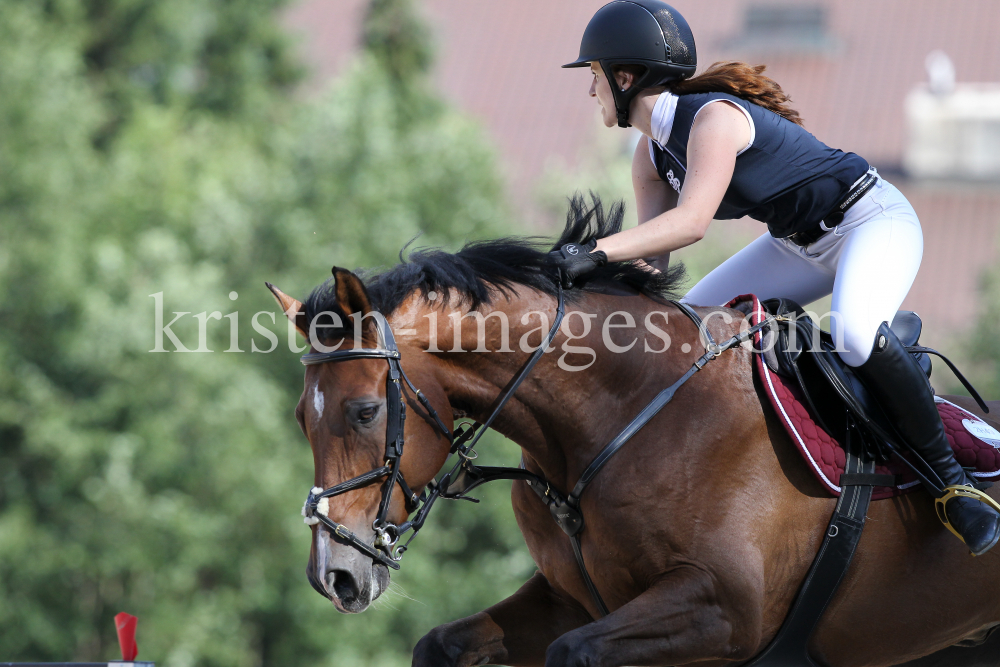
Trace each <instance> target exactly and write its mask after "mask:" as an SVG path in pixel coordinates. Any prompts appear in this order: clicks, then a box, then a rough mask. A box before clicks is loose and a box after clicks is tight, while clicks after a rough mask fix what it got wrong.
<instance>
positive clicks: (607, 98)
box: [590, 62, 618, 127]
mask: <svg viewBox="0 0 1000 667" xmlns="http://www.w3.org/2000/svg"><path fill="white" fill-rule="evenodd" d="M590 71H591V72H592V73H593V74H594V80H593V81H592V82H591V84H590V96H591V97H596V98H597V102H598V104H600V105H601V120H603V121H604V125H605V127H614V126H615V125H617V124H618V114H617V112H616V111H615V98H614V96H613V95H612V94H611V86H610V85H609V83H608V77H607V76H605V74H604V68H603V67H601V64H600V63H597V62H594V63H590Z"/></svg>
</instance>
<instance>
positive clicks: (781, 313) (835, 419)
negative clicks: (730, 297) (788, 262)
mask: <svg viewBox="0 0 1000 667" xmlns="http://www.w3.org/2000/svg"><path fill="white" fill-rule="evenodd" d="M761 305H762V306H763V307H764V308H765V309H766V310H767V311H768V312H769V313H770V314H771V315H773V316H774V317H775V320H774V321H773V322H772V324H771V325H769V326H768V327H766V328H765V329H764V330H763V339H762V345H761V351H760V353H761V354H762V355H763V357H764V362H765V363H766V364H767V365H768V367H769V368H770V369H771V370H772V371H773V372H775V373H777V374H778V375H780V376H783V377H786V378H792V379H794V380H795V381H796V383H797V384H798V385H799V388H800V389H801V391H802V394H803V396H804V397H805V400H806V404H807V405H808V407H809V409H810V411H811V412H812V414H813V417H814V418H815V420H816V422H817V423H818V424H819V425H820V426H821V427H822V428H823V429H824V430H825V431H826V432H827V433H829V434H830V435H831V436H832V437H833V438H835V439H836V440H837V441H838V442H840V443H841V444H844V443H846V442H847V440H848V439H849V438H850V437H851V435H852V434H853V435H854V436H855V437H859V438H860V439H861V441H862V442H863V443H864V453H865V455H866V456H867V457H871V458H872V459H874V460H876V461H880V462H884V461H887V460H888V459H889V457H890V456H892V454H893V452H895V451H897V450H899V449H900V448H901V447H902V448H906V445H905V442H903V440H902V438H900V437H899V435H898V433H897V432H896V429H895V427H894V426H893V424H892V422H891V421H890V420H889V419H888V418H887V417H886V416H885V413H884V412H883V411H882V409H881V408H880V407H879V405H878V402H877V401H876V400H875V399H874V398H873V397H872V396H871V395H870V394H869V392H868V391H867V389H866V388H865V386H864V384H863V383H862V382H861V380H860V379H859V378H858V377H857V376H856V375H855V374H854V372H853V371H852V370H851V367H850V366H848V365H847V364H845V363H844V362H843V361H842V360H841V358H840V355H839V354H837V352H836V347H835V343H834V340H833V338H832V337H831V335H830V334H829V332H826V331H823V330H822V329H820V327H819V325H817V324H816V322H815V321H814V320H813V319H812V318H811V317H810V316H809V315H808V314H807V313H806V312H805V311H804V310H803V309H802V307H801V306H799V304H797V303H795V302H794V301H792V300H790V299H769V300H767V301H763V302H761ZM889 328H890V329H892V331H893V333H895V334H896V337H897V338H899V340H900V342H901V343H902V344H903V345H904V346H905V347H906V348H907V349H908V350H909V351H910V353H911V354H912V355H913V356H914V358H915V359H916V361H917V363H918V364H919V365H920V367H921V368H922V369H923V370H924V373H925V374H926V375H927V378H928V382H929V381H930V375H931V360H930V357H929V356H928V355H929V354H934V355H937V356H939V357H941V359H942V360H943V361H944V362H945V363H947V364H948V366H949V367H950V368H951V370H952V371H953V372H954V373H955V375H956V377H957V378H958V379H959V380H960V381H961V382H962V384H964V385H965V387H966V389H968V390H969V393H970V394H971V395H972V396H973V398H975V399H976V400H977V401H978V402H979V403H980V405H981V406H982V407H983V409H984V411H985V410H986V407H985V404H984V403H983V402H982V399H981V398H980V397H979V394H978V393H977V392H976V390H975V389H974V388H973V387H972V385H971V384H969V382H968V381H967V380H966V379H965V378H964V377H963V376H962V374H961V373H960V372H959V371H958V369H957V368H955V366H954V365H953V364H952V363H951V361H949V360H948V359H947V358H945V357H944V356H943V355H941V354H940V353H939V352H937V351H936V350H933V349H931V348H928V347H923V346H921V345H920V344H919V342H920V331H921V329H922V323H921V321H920V317H918V316H917V314H916V313H914V312H911V311H908V310H900V311H898V312H897V313H896V315H895V317H894V318H893V320H892V322H891V324H890V325H889ZM907 449H908V448H907ZM908 456H909V457H910V458H911V459H912V458H913V453H912V452H910V453H909V455H908ZM920 463H922V462H918V464H917V465H918V467H923V466H921V465H920ZM915 472H918V471H915ZM923 472H925V473H926V472H929V471H928V470H927V469H925V470H924V471H923ZM918 474H919V472H918ZM934 477H936V475H933V476H931V479H932V480H933V478H934Z"/></svg>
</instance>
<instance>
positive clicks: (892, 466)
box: [726, 294, 1000, 500]
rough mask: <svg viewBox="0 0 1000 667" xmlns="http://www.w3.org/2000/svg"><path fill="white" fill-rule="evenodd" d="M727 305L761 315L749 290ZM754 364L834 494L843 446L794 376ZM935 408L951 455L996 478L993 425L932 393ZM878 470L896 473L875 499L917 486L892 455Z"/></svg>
mask: <svg viewBox="0 0 1000 667" xmlns="http://www.w3.org/2000/svg"><path fill="white" fill-rule="evenodd" d="M726 305H727V307H729V308H733V307H736V306H737V305H740V306H741V308H740V309H741V310H745V309H747V308H748V307H750V312H751V315H750V324H751V325H753V324H756V323H758V322H760V321H761V320H763V319H764V317H765V311H764V308H763V307H762V306H761V305H760V301H759V300H758V299H757V297H756V296H754V295H752V294H748V295H743V296H739V297H736V298H735V299H733V300H732V301H730V302H729V303H728V304H726ZM761 338H762V334H761V333H760V332H758V333H757V334H756V335H755V336H754V345H755V347H758V349H759V346H760V342H761ZM754 368H755V370H756V372H757V375H758V377H759V378H760V380H761V382H762V383H763V385H764V389H765V392H766V393H767V397H768V400H770V402H771V406H772V407H773V408H774V410H775V412H776V413H777V414H778V417H779V419H780V420H781V423H782V424H783V425H784V427H785V430H786V431H787V432H788V435H789V436H790V437H791V439H792V442H794V443H795V446H796V447H797V448H798V449H799V451H800V452H801V453H802V456H803V458H805V460H806V463H807V464H808V465H809V469H810V470H812V472H813V474H815V475H816V478H817V479H818V480H819V481H820V483H821V484H822V485H823V486H824V487H825V488H826V489H827V490H828V491H829V492H830V494H831V495H833V496H839V495H840V483H839V480H840V475H841V473H843V472H844V461H845V456H844V450H843V448H842V447H841V446H840V444H839V443H838V442H837V441H836V440H835V439H834V438H833V437H831V436H830V435H829V434H828V433H827V432H826V431H824V430H823V429H822V428H821V427H820V426H819V424H817V423H816V422H815V421H814V420H813V418H812V415H811V414H810V413H809V410H808V408H807V407H806V404H805V401H804V397H803V396H802V391H801V390H800V389H799V386H798V383H797V382H796V381H795V380H794V379H790V378H784V377H781V376H780V375H778V374H777V373H774V372H773V371H771V369H770V368H768V366H767V364H766V363H764V358H763V355H760V354H756V355H754ZM935 401H936V402H937V408H938V412H939V413H941V420H942V421H943V422H944V427H945V431H946V432H947V434H948V442H950V443H951V446H952V448H953V449H954V450H955V458H956V459H957V460H958V462H959V464H961V465H962V466H965V467H966V468H975V470H976V471H975V472H973V473H972V475H973V476H974V477H976V478H978V479H983V480H989V479H993V478H997V477H1000V433H998V432H997V431H996V430H995V429H994V428H993V427H992V426H990V425H989V424H987V423H986V422H985V421H983V420H982V419H980V418H979V417H977V416H976V415H974V414H973V413H971V412H969V411H968V410H965V409H963V408H961V407H959V406H957V405H955V404H954V403H949V402H948V401H946V400H944V399H943V398H940V397H935ZM875 472H876V473H878V474H887V475H896V476H897V477H896V480H897V486H896V487H895V488H889V487H876V488H875V492H874V494H873V495H872V498H873V499H874V500H879V499H882V498H889V497H892V496H897V495H900V494H903V493H908V492H910V491H912V490H913V489H915V488H917V487H918V486H919V485H920V482H919V481H918V480H917V478H916V477H915V476H914V475H913V473H912V472H910V469H909V468H907V467H906V466H905V465H904V464H902V463H900V462H899V461H897V460H895V457H894V458H893V459H892V460H890V461H889V462H888V463H887V464H886V465H879V466H877V467H876V468H875Z"/></svg>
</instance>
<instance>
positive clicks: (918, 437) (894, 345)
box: [550, 0, 1000, 555]
mask: <svg viewBox="0 0 1000 667" xmlns="http://www.w3.org/2000/svg"><path fill="white" fill-rule="evenodd" d="M695 65H696V54H695V44H694V38H693V36H692V35H691V30H690V28H689V27H688V25H687V22H686V21H685V20H684V18H683V17H682V16H681V15H680V14H679V13H678V12H677V11H676V10H675V9H673V8H672V7H670V6H669V5H667V4H664V3H663V2H659V1H658V0H615V1H613V2H610V3H609V4H607V5H605V6H604V7H602V8H601V9H600V10H598V12H597V13H596V14H595V15H594V18H593V19H591V21H590V24H589V25H588V26H587V29H586V31H585V32H584V35H583V40H582V42H581V45H580V57H579V58H578V59H577V60H576V61H574V62H572V63H570V64H568V65H565V67H586V66H589V67H590V68H591V70H592V71H593V74H594V80H593V83H592V84H591V87H590V95H591V97H596V98H597V101H598V103H599V104H600V106H601V113H602V116H603V119H604V124H605V125H606V126H608V127H612V126H613V125H615V124H616V123H617V125H618V126H620V127H628V126H629V125H630V124H631V125H632V126H633V127H635V128H636V129H638V130H639V131H640V132H642V134H643V135H644V137H643V138H642V139H640V141H639V144H638V146H637V147H636V151H635V156H634V157H633V160H632V183H633V186H634V188H635V198H636V208H637V211H638V216H639V222H640V223H641V224H640V225H639V226H637V227H635V228H633V229H627V230H625V231H622V232H619V233H618V234H614V235H612V236H608V237H606V238H603V239H599V240H597V241H596V243H595V242H591V243H590V244H589V245H588V246H584V247H582V250H584V251H585V252H580V249H581V248H579V247H569V246H571V245H572V244H568V245H567V246H563V248H562V249H561V250H558V251H555V252H553V253H551V255H550V261H551V262H552V263H553V264H555V265H556V266H559V267H560V268H561V269H562V270H563V275H564V276H565V277H566V278H567V279H568V280H573V279H574V278H576V277H578V276H580V275H583V274H584V273H586V272H588V271H590V270H592V269H593V268H595V267H597V266H600V265H603V264H604V263H605V262H609V261H610V262H621V261H626V260H634V259H640V258H650V257H654V258H655V259H653V260H649V259H647V261H649V262H650V263H651V264H653V265H654V266H657V267H659V268H661V269H664V268H666V265H667V262H668V261H669V257H670V252H671V251H673V250H676V249H678V248H683V247H684V246H687V245H690V244H692V243H694V242H696V241H698V240H700V239H701V238H702V237H703V236H704V235H705V231H706V230H707V229H708V226H709V224H710V223H711V222H712V220H713V219H735V218H741V217H743V216H750V217H752V218H754V219H756V220H760V221H761V222H764V223H766V224H767V227H768V232H769V233H767V234H764V235H762V236H760V237H759V238H758V239H756V240H755V241H753V242H752V243H751V244H750V245H748V246H747V247H746V248H744V249H743V250H741V251H740V252H738V253H737V254H736V255H734V256H733V257H731V258H730V259H728V260H727V261H726V262H724V263H723V264H722V265H721V266H719V267H718V268H716V269H715V270H714V271H712V272H711V273H710V274H709V275H708V276H706V277H705V278H704V279H703V280H701V281H700V282H699V283H698V284H697V285H695V286H694V288H692V289H691V291H690V292H689V293H688V294H687V295H686V296H685V297H684V301H686V302H689V303H692V304H699V305H710V306H715V305H721V304H724V303H726V302H728V301H729V300H730V299H732V298H733V297H735V296H737V295H739V294H746V293H753V294H756V295H757V296H758V297H759V298H761V299H769V298H773V297H787V298H790V299H792V300H793V301H796V302H797V303H802V304H806V303H810V302H812V301H815V300H816V299H818V298H820V297H823V296H826V295H827V294H831V293H832V295H833V304H832V311H833V316H832V317H831V322H830V327H831V333H832V334H833V336H834V340H835V341H838V343H839V349H838V352H839V354H840V356H841V358H842V359H843V360H844V362H845V363H847V365H849V366H851V367H852V368H853V370H854V372H855V374H857V375H858V377H860V378H861V380H862V381H863V382H864V383H865V386H866V387H867V388H868V389H869V390H870V391H871V393H873V394H874V395H875V397H876V399H877V400H878V402H879V404H880V406H881V407H882V408H883V410H884V412H885V413H886V414H887V415H888V416H889V418H890V419H892V420H893V421H894V422H895V424H896V428H897V430H898V432H899V433H900V435H901V436H902V437H903V438H904V439H905V440H906V442H907V444H908V445H909V446H910V447H912V448H913V449H914V450H915V451H917V452H918V453H919V454H920V455H922V456H923V457H924V458H925V459H926V460H927V461H928V462H929V463H930V464H931V465H932V467H933V468H934V469H935V471H936V472H937V473H938V475H939V476H940V477H941V479H942V480H943V481H944V483H945V484H946V485H947V486H956V485H969V484H970V480H969V478H968V477H967V476H966V473H965V471H964V470H963V469H962V467H961V466H960V465H959V464H958V463H957V462H956V461H955V457H954V455H953V453H952V450H951V447H950V446H949V444H948V439H947V437H946V436H945V432H944V426H943V424H942V423H941V418H940V416H939V415H938V411H937V408H936V407H935V404H934V396H933V393H932V391H931V388H930V386H929V384H928V383H927V380H926V377H925V376H924V374H923V371H922V370H921V369H920V367H919V366H918V364H917V363H916V361H915V360H914V359H913V358H912V356H911V355H910V354H909V353H907V351H906V350H905V349H904V347H903V345H902V344H901V343H900V342H899V340H898V339H897V338H896V336H895V335H894V334H893V332H892V331H891V330H890V329H889V326H888V324H887V322H889V321H891V320H892V317H893V315H894V314H895V313H896V310H897V309H898V308H899V305H900V304H901V303H902V301H903V298H904V297H905V296H906V293H907V292H908V291H909V289H910V285H911V284H912V282H913V279H914V277H915V276H916V273H917V268H918V267H919V265H920V259H921V255H922V253H923V236H922V233H921V230H920V222H919V221H918V220H917V215H916V213H914V211H913V208H912V207H911V206H910V204H909V202H907V200H906V198H905V197H903V195H902V194H900V192H899V191H898V190H897V189H896V188H894V187H893V186H892V185H890V184H889V183H887V182H886V181H885V180H883V179H882V178H881V177H879V175H878V174H877V172H876V171H875V170H874V169H872V168H870V167H869V165H868V163H867V162H866V161H865V160H864V159H863V158H861V157H859V156H857V155H855V154H853V153H844V152H843V151H840V150H836V149H833V148H830V147H828V146H826V145H825V144H823V143H822V142H820V141H819V140H818V139H816V138H815V137H814V136H812V135H811V134H809V133H808V132H807V131H806V130H804V129H803V128H802V127H801V119H800V118H799V115H798V113H797V112H795V111H794V110H792V109H791V108H789V107H788V101H789V100H788V97H787V96H786V95H785V94H784V93H783V92H782V91H781V88H780V87H779V86H778V85H777V84H776V83H775V82H773V81H772V80H770V79H768V78H767V77H765V76H763V75H762V74H761V72H762V71H763V69H764V68H763V67H755V68H754V67H750V66H748V65H745V64H743V63H716V64H715V65H713V66H712V67H710V68H709V69H708V70H707V71H706V72H704V73H702V74H701V75H699V76H696V77H693V78H691V77H692V75H693V74H694V70H695ZM947 513H948V519H949V521H950V522H951V524H952V525H953V526H954V527H955V529H956V530H957V531H958V532H959V533H960V534H961V535H962V536H963V539H964V540H965V543H966V545H968V547H969V549H970V550H971V551H972V553H974V554H976V555H979V554H982V553H985V552H986V551H988V550H989V549H990V548H992V547H993V546H994V545H995V544H996V543H997V541H998V540H1000V515H998V514H997V512H996V511H994V510H993V509H992V508H990V507H989V506H987V505H985V504H983V503H980V502H978V501H976V500H972V499H968V498H958V499H953V500H951V501H950V502H949V503H948V505H947Z"/></svg>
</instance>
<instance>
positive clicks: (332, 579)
mask: <svg viewBox="0 0 1000 667" xmlns="http://www.w3.org/2000/svg"><path fill="white" fill-rule="evenodd" d="M326 589H327V590H328V591H331V592H332V593H333V594H334V595H336V596H337V597H338V598H339V599H340V601H341V602H343V603H344V604H350V603H352V602H354V601H355V600H356V599H357V597H358V584H357V582H356V581H354V575H352V574H351V573H350V572H348V571H347V570H330V571H329V572H327V573H326Z"/></svg>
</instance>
